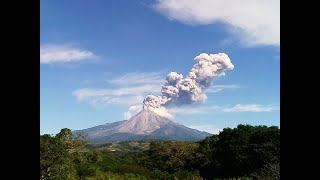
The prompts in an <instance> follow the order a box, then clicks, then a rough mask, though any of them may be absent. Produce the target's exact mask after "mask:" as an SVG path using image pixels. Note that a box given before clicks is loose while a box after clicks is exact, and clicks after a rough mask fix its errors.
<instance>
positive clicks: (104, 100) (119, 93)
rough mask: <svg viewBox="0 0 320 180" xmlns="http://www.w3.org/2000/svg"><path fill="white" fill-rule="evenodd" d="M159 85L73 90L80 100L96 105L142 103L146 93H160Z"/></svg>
mask: <svg viewBox="0 0 320 180" xmlns="http://www.w3.org/2000/svg"><path fill="white" fill-rule="evenodd" d="M159 89H161V88H160V87H159V85H141V86H135V87H125V88H113V89H91V88H82V89H78V90H75V91H73V92H72V94H73V95H74V96H76V98H77V99H78V100H79V101H88V102H89V103H90V104H91V105H94V106H103V105H109V104H128V105H132V104H137V103H142V101H143V99H144V97H145V95H146V94H152V93H159Z"/></svg>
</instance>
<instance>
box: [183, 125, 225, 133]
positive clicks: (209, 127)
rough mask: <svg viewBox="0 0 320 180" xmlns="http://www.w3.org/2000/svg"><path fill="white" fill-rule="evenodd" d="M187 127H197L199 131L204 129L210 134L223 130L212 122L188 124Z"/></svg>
mask: <svg viewBox="0 0 320 180" xmlns="http://www.w3.org/2000/svg"><path fill="white" fill-rule="evenodd" d="M188 127H190V128H192V129H197V130H199V131H205V132H208V133H211V134H219V132H220V131H222V130H223V128H219V127H216V126H214V125H212V124H205V125H189V126H188Z"/></svg>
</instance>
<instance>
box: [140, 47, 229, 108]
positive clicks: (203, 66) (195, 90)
mask: <svg viewBox="0 0 320 180" xmlns="http://www.w3.org/2000/svg"><path fill="white" fill-rule="evenodd" d="M194 59H195V60H196V61H197V63H196V64H195V65H193V68H192V69H191V70H190V72H189V73H188V75H187V76H186V77H185V78H183V76H182V75H181V74H178V73H177V72H170V73H169V74H168V75H167V77H166V80H167V82H166V83H165V84H164V85H163V86H162V89H161V95H158V96H154V95H149V96H147V97H146V98H145V99H144V101H143V108H146V107H148V108H150V109H157V110H159V111H161V110H163V111H165V107H167V106H169V105H184V104H191V103H195V102H205V101H206V99H207V96H206V94H205V90H206V89H207V88H209V87H210V86H211V85H212V81H213V79H214V78H216V77H219V76H224V75H225V71H227V70H232V69H233V68H234V65H233V64H232V63H231V60H230V58H229V57H228V55H227V54H225V53H218V54H210V55H209V54H206V53H202V54H200V55H198V56H196V57H195V58H194Z"/></svg>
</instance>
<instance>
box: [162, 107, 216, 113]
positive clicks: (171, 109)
mask: <svg viewBox="0 0 320 180" xmlns="http://www.w3.org/2000/svg"><path fill="white" fill-rule="evenodd" d="M167 109H168V111H169V113H171V114H182V115H192V114H207V113H210V112H213V111H218V110H219V109H221V107H220V106H207V107H205V106H180V107H168V108H167Z"/></svg>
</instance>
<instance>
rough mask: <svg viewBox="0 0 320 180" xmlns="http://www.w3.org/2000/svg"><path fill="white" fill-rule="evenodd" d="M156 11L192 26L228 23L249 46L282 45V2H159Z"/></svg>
mask: <svg viewBox="0 0 320 180" xmlns="http://www.w3.org/2000/svg"><path fill="white" fill-rule="evenodd" d="M153 8H154V9H156V10H157V11H159V12H160V13H162V14H163V15H165V16H166V17H168V18H169V19H171V20H178V21H180V22H182V23H185V24H189V25H208V24H213V23H217V22H223V23H226V24H228V25H229V26H230V27H228V28H229V29H228V30H229V31H230V32H232V33H235V34H236V35H240V37H241V38H242V40H243V41H244V43H246V44H247V45H248V46H249V45H276V46H279V44H280V1H279V0H264V1H261V0H242V1H234V0H200V1H199V0H158V1H157V2H156V3H155V4H153Z"/></svg>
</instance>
